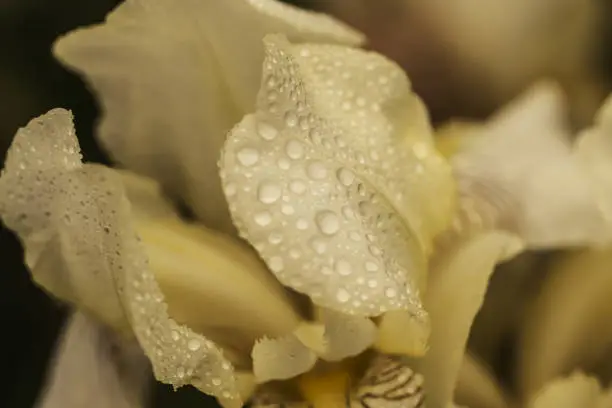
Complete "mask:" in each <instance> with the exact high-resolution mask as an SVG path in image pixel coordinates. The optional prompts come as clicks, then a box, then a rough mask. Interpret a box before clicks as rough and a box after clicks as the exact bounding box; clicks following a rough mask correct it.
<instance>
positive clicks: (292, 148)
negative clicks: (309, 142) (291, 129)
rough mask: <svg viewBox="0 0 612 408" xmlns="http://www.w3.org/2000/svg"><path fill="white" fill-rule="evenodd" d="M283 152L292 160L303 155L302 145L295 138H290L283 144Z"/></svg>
mask: <svg viewBox="0 0 612 408" xmlns="http://www.w3.org/2000/svg"><path fill="white" fill-rule="evenodd" d="M285 152H286V153H287V156H289V157H290V158H292V159H293V160H298V159H301V158H302V156H304V145H303V144H302V143H301V142H299V141H297V140H290V141H288V142H287V145H285Z"/></svg>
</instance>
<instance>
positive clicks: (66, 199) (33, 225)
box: [0, 110, 240, 407]
mask: <svg viewBox="0 0 612 408" xmlns="http://www.w3.org/2000/svg"><path fill="white" fill-rule="evenodd" d="M8 155H9V157H8V160H7V161H6V167H5V169H4V172H3V174H2V177H1V178H0V200H1V202H0V215H1V216H2V218H3V220H5V222H7V221H8V222H7V225H8V226H9V227H10V228H11V229H13V230H14V231H15V232H17V234H18V235H19V237H20V239H21V241H22V243H23V244H24V245H25V246H26V248H25V252H26V254H28V253H29V254H30V255H31V254H35V255H37V256H35V257H34V258H35V261H34V262H33V263H32V261H31V259H28V256H26V262H27V263H28V266H29V267H30V269H31V272H32V275H33V276H34V277H35V279H36V276H37V269H36V265H37V264H38V263H42V264H43V265H45V266H46V269H45V272H46V273H47V277H49V276H50V272H52V271H53V273H54V279H55V280H56V281H58V282H60V283H59V285H61V287H62V288H64V289H66V292H65V293H67V294H68V295H69V297H68V298H67V299H65V300H68V301H70V302H73V303H75V304H77V305H79V306H81V307H84V308H86V309H89V310H92V311H94V312H98V313H97V314H98V315H100V316H102V317H107V315H108V312H107V309H106V307H111V308H113V310H119V311H121V312H123V314H124V316H125V317H127V321H129V323H130V326H131V328H132V330H133V332H134V334H135V336H136V338H137V340H138V342H139V343H140V346H141V347H142V349H143V351H144V353H145V354H146V355H147V357H148V358H149V360H150V361H151V364H152V367H153V372H154V374H155V376H156V377H157V378H158V379H159V380H160V381H163V382H166V383H170V384H172V385H174V386H176V387H179V386H182V385H186V384H193V385H194V386H196V387H197V388H199V389H200V390H202V391H203V392H206V393H209V394H212V395H215V396H216V397H217V398H218V399H219V400H220V401H221V402H222V403H223V404H224V405H225V406H227V407H236V406H239V405H240V397H239V394H238V391H237V386H236V382H235V378H234V375H233V367H232V365H231V364H230V363H229V362H228V361H227V359H226V358H225V356H224V355H223V352H222V351H221V350H220V349H219V348H218V347H217V346H216V345H215V344H214V343H212V342H211V341H209V340H208V339H206V338H204V337H203V336H201V335H199V334H197V333H195V332H194V331H192V330H190V329H189V328H188V327H186V326H183V325H180V324H178V323H177V322H176V321H174V320H173V319H172V318H171V317H170V316H169V315H168V312H167V305H166V303H165V302H164V296H163V294H162V292H161V291H160V289H159V286H158V284H157V281H156V280H155V277H154V275H153V274H152V273H151V271H150V269H149V265H148V260H147V258H146V256H145V255H144V249H143V247H142V243H141V242H140V241H139V240H138V237H137V235H136V232H135V231H134V228H133V225H132V220H131V216H130V206H129V202H128V201H127V198H126V196H125V192H124V189H123V185H122V183H121V180H120V179H119V178H118V176H117V175H116V174H115V173H114V172H112V171H111V170H110V169H107V168H104V167H102V166H97V165H93V164H86V165H82V166H81V165H79V164H78V161H79V160H78V155H79V152H78V144H77V141H76V137H75V134H74V128H73V127H72V124H71V116H70V114H69V113H68V112H67V111H64V110H54V111H51V112H50V113H49V114H47V115H44V116H42V117H40V118H38V119H35V120H33V121H32V122H31V123H30V124H29V125H28V127H26V129H25V130H22V131H20V132H18V134H17V136H16V138H15V141H14V144H13V145H12V146H11V148H10V150H9V153H8ZM37 196H40V198H41V199H40V200H38V199H37V198H38V197H37ZM22 215H25V218H24V217H23V216H22ZM37 231H42V232H45V231H46V232H47V233H48V235H47V236H48V237H49V242H48V243H47V245H50V246H52V247H53V248H54V250H57V252H56V253H55V254H54V253H53V252H50V251H48V249H47V248H45V245H44V243H43V242H42V241H41V240H37V241H36V245H35V247H30V245H31V241H30V240H29V238H30V237H31V236H32V235H33V234H37ZM47 254H51V255H52V256H54V259H53V260H58V261H60V263H59V264H57V265H56V267H55V268H53V269H51V268H49V265H50V262H47V261H45V260H44V259H41V257H44V256H45V255H47ZM58 254H61V256H57V255H58ZM51 289H52V288H51ZM65 293H61V294H60V295H63V294H65ZM112 317H116V316H112ZM111 323H112V322H111Z"/></svg>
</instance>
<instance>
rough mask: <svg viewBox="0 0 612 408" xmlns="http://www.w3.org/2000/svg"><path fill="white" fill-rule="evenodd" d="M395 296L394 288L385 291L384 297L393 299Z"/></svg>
mask: <svg viewBox="0 0 612 408" xmlns="http://www.w3.org/2000/svg"><path fill="white" fill-rule="evenodd" d="M396 295H397V291H396V290H395V289H394V288H387V289H385V296H387V297H388V298H394V297H395V296H396Z"/></svg>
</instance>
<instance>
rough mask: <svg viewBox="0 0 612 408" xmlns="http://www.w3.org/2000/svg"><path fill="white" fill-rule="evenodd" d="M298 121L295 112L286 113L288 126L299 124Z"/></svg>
mask: <svg viewBox="0 0 612 408" xmlns="http://www.w3.org/2000/svg"><path fill="white" fill-rule="evenodd" d="M297 122H298V118H297V115H296V114H295V113H293V112H287V113H285V123H286V124H287V126H289V127H294V126H295V125H297Z"/></svg>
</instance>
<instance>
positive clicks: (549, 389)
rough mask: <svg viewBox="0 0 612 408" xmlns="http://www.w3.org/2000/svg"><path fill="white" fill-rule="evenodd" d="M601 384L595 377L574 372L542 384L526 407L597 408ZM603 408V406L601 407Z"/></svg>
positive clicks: (601, 395) (600, 395) (600, 396)
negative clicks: (544, 384)
mask: <svg viewBox="0 0 612 408" xmlns="http://www.w3.org/2000/svg"><path fill="white" fill-rule="evenodd" d="M602 397H603V394H602V389H601V385H600V384H599V382H598V381H597V379H596V378H593V377H588V376H586V375H584V374H582V373H575V374H573V375H571V376H569V377H567V378H562V379H557V380H554V381H552V382H550V383H548V384H546V386H544V387H543V388H542V389H541V390H540V391H539V392H538V394H537V395H535V396H534V397H533V398H532V399H531V400H530V401H529V403H528V405H527V407H528V408H577V407H584V408H591V407H592V408H599V405H598V403H599V402H600V400H601V399H602ZM601 408H603V407H601Z"/></svg>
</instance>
